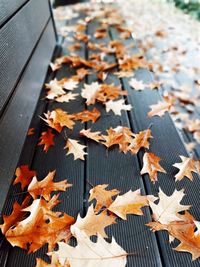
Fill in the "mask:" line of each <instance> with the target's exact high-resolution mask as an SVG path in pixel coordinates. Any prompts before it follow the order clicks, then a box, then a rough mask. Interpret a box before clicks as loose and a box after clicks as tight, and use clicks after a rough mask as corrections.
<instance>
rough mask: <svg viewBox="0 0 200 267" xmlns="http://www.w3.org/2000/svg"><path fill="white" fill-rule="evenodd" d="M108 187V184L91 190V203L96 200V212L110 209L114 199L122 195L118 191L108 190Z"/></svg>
mask: <svg viewBox="0 0 200 267" xmlns="http://www.w3.org/2000/svg"><path fill="white" fill-rule="evenodd" d="M107 187H108V184H102V185H97V186H95V187H93V188H92V189H91V190H90V197H89V202H90V201H92V200H93V199H96V205H95V211H99V210H100V209H101V208H102V207H106V208H107V207H109V206H110V205H111V203H112V202H113V199H112V198H113V197H114V196H116V195H118V194H119V193H120V191H118V190H117V189H112V190H106V188H107Z"/></svg>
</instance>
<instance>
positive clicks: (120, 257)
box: [54, 229, 127, 267]
mask: <svg viewBox="0 0 200 267" xmlns="http://www.w3.org/2000/svg"><path fill="white" fill-rule="evenodd" d="M74 235H75V237H76V239H77V246H76V247H71V246H70V245H68V244H65V243H64V242H59V243H58V250H57V251H55V252H54V253H55V254H56V255H57V256H58V259H59V262H60V263H61V264H62V266H64V264H66V263H69V264H70V267H83V266H87V267H94V265H95V266H96V267H105V266H106V267H113V266H115V267H125V266H126V262H127V260H126V257H127V253H126V251H125V250H123V249H122V248H121V247H120V246H119V245H118V244H117V243H116V241H115V239H114V238H113V239H112V242H111V243H107V242H106V241H105V240H104V239H103V237H101V236H100V235H98V240H97V242H96V243H94V242H92V241H91V240H90V238H89V237H88V236H87V235H86V234H85V233H84V232H83V231H80V230H79V229H76V231H75V232H74Z"/></svg>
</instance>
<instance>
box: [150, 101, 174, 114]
mask: <svg viewBox="0 0 200 267" xmlns="http://www.w3.org/2000/svg"><path fill="white" fill-rule="evenodd" d="M171 106H172V104H171V103H168V102H164V101H159V102H158V103H157V104H155V105H151V106H150V108H151V111H149V112H148V113H147V116H148V117H149V118H151V117H153V116H159V117H162V116H163V115H164V114H165V112H166V111H169V110H170V108H171Z"/></svg>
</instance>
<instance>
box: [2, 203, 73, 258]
mask: <svg viewBox="0 0 200 267" xmlns="http://www.w3.org/2000/svg"><path fill="white" fill-rule="evenodd" d="M54 200H55V199H54ZM52 206H54V203H51V204H50V205H49V203H48V202H46V201H45V200H43V199H36V200H34V201H33V203H32V204H31V205H30V206H29V207H27V208H26V209H24V211H26V212H30V215H29V216H28V217H27V218H26V219H25V220H23V221H21V222H19V223H18V224H17V225H16V227H15V228H13V229H12V228H10V229H9V230H8V231H7V232H6V234H5V236H6V238H7V240H8V241H9V242H10V244H11V245H12V246H18V247H21V248H23V249H27V248H29V253H30V252H35V251H36V250H38V249H39V248H41V247H42V246H43V245H44V244H46V243H48V250H49V251H52V249H53V248H54V247H55V245H56V244H57V242H59V241H61V240H65V241H67V240H69V238H70V237H71V233H70V230H69V229H70V225H71V224H73V223H74V218H73V217H71V216H69V215H67V214H65V213H64V214H63V216H62V217H58V214H57V213H56V212H52V211H51V208H52Z"/></svg>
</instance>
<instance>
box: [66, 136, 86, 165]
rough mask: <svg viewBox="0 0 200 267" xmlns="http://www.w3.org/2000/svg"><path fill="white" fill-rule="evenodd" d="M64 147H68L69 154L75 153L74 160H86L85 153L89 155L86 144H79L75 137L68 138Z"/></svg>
mask: <svg viewBox="0 0 200 267" xmlns="http://www.w3.org/2000/svg"><path fill="white" fill-rule="evenodd" d="M64 148H66V149H68V152H67V155H69V154H73V155H74V160H77V159H81V160H84V155H87V153H86V152H85V151H84V148H86V146H84V145H81V144H79V143H78V141H77V140H74V139H70V138H68V139H67V143H66V146H65V147H64Z"/></svg>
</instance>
